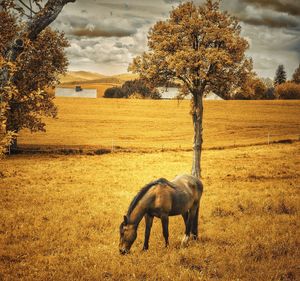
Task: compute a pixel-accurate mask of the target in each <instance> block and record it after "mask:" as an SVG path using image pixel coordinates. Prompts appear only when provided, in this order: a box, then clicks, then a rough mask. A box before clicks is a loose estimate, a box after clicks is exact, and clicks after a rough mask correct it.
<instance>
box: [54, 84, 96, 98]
mask: <svg viewBox="0 0 300 281" xmlns="http://www.w3.org/2000/svg"><path fill="white" fill-rule="evenodd" d="M55 96H56V97H70V98H97V89H84V88H81V86H76V87H73V88H56V89H55Z"/></svg>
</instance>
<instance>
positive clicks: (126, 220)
mask: <svg viewBox="0 0 300 281" xmlns="http://www.w3.org/2000/svg"><path fill="white" fill-rule="evenodd" d="M124 224H125V225H127V224H128V219H127V216H124Z"/></svg>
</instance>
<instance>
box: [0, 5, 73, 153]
mask: <svg viewBox="0 0 300 281" xmlns="http://www.w3.org/2000/svg"><path fill="white" fill-rule="evenodd" d="M16 2H18V3H16ZM19 2H20V3H19ZM69 2H75V0H58V1H54V0H48V1H46V2H45V1H44V2H42V1H40V0H32V1H31V0H30V1H28V2H24V1H13V0H3V1H1V2H0V5H1V8H2V10H1V12H0V38H1V41H0V86H1V87H0V108H1V114H0V126H1V132H0V147H1V149H0V154H1V153H2V152H3V151H4V150H3V147H5V146H6V145H7V144H8V143H9V142H10V140H11V138H12V137H13V138H14V140H15V144H16V133H18V132H19V131H20V130H21V129H23V128H28V129H30V130H31V131H33V132H34V131H39V130H44V129H45V124H44V123H43V122H42V119H41V117H42V116H52V117H55V116H56V107H55V106H54V104H53V102H52V99H53V96H52V95H51V94H49V92H48V89H49V88H50V87H52V86H54V85H56V84H57V83H58V76H59V75H60V74H62V73H64V72H65V71H66V67H67V64H68V61H67V59H66V55H65V52H64V48H65V47H67V46H68V42H67V40H66V39H65V37H64V34H63V33H59V32H57V31H53V30H51V28H49V27H48V26H49V24H50V23H52V22H53V21H54V20H55V19H56V17H57V16H58V14H59V13H60V12H61V10H62V8H63V7H64V6H65V5H66V4H67V3H69ZM16 11H17V12H18V13H16Z"/></svg>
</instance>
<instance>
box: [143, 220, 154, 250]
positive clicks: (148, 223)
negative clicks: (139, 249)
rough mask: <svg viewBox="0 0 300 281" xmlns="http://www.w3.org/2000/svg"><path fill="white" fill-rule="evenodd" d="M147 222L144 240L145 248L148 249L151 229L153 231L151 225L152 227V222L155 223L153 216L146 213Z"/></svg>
mask: <svg viewBox="0 0 300 281" xmlns="http://www.w3.org/2000/svg"><path fill="white" fill-rule="evenodd" d="M145 222H146V228H145V241H144V246H143V250H148V248H149V237H150V231H151V227H152V223H153V216H150V215H148V214H146V215H145Z"/></svg>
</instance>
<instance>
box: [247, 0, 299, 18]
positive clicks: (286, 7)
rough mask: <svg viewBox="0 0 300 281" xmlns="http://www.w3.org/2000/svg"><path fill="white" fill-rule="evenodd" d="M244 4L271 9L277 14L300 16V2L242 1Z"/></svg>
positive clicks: (292, 0)
mask: <svg viewBox="0 0 300 281" xmlns="http://www.w3.org/2000/svg"><path fill="white" fill-rule="evenodd" d="M242 2H245V3H248V4H253V5H255V6H256V7H261V8H269V9H272V10H274V11H277V12H282V13H288V14H290V15H294V16H299V15H300V1H299V0H242Z"/></svg>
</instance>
